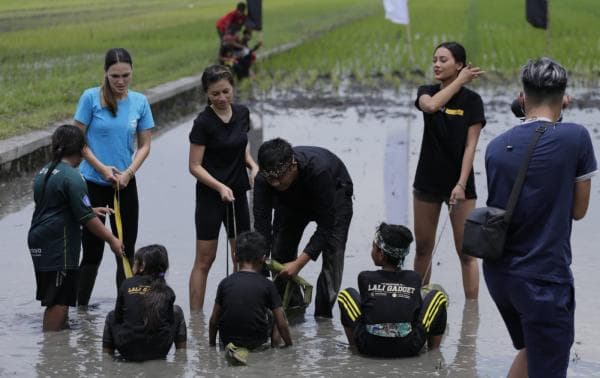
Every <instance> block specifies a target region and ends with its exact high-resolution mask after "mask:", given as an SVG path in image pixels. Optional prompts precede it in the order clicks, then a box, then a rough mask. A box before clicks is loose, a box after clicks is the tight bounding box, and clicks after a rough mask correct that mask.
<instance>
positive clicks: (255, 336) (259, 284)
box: [208, 231, 292, 363]
mask: <svg viewBox="0 0 600 378" xmlns="http://www.w3.org/2000/svg"><path fill="white" fill-rule="evenodd" d="M236 244H237V250H236V256H237V261H238V264H239V270H238V271H237V272H235V273H233V274H232V275H231V276H229V277H227V278H225V279H224V280H222V281H221V282H220V283H219V287H218V288H217V296H216V298H215V305H214V308H213V312H212V315H211V317H210V324H209V336H208V341H209V344H210V345H211V346H214V345H216V338H217V331H218V333H219V337H220V339H221V343H222V345H225V346H226V347H225V349H226V351H227V354H228V355H229V356H231V357H233V358H235V359H236V360H238V361H239V362H241V363H245V362H246V361H245V360H246V357H247V351H244V350H243V349H242V348H244V349H254V348H257V347H259V346H261V345H262V344H264V343H265V342H267V341H268V339H269V336H270V337H271V346H272V347H276V346H278V345H279V344H280V337H279V335H281V338H283V341H284V343H285V346H289V345H292V338H291V336H290V330H289V327H288V324H287V320H286V318H285V313H284V312H283V307H282V305H281V298H280V297H279V293H277V289H276V288H275V285H274V284H273V282H272V281H270V280H268V279H267V278H266V277H265V276H263V275H262V274H261V272H262V268H263V266H264V264H265V258H266V256H265V253H266V251H267V244H266V241H265V239H264V238H263V236H262V235H260V234H259V233H257V232H253V231H250V232H244V233H242V234H240V235H239V236H238V237H237V240H236ZM275 326H276V327H275ZM277 331H279V332H277ZM240 352H241V353H240Z"/></svg>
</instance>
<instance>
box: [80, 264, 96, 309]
mask: <svg viewBox="0 0 600 378" xmlns="http://www.w3.org/2000/svg"><path fill="white" fill-rule="evenodd" d="M96 275H98V265H82V266H81V267H80V268H79V284H78V287H77V305H79V306H87V305H88V304H89V302H90V297H91V296H92V290H93V289H94V283H95V282H96Z"/></svg>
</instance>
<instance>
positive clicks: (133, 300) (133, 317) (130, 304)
mask: <svg viewBox="0 0 600 378" xmlns="http://www.w3.org/2000/svg"><path fill="white" fill-rule="evenodd" d="M151 285H152V278H151V277H150V276H147V275H135V276H133V277H131V278H128V279H126V280H125V281H123V283H122V284H121V287H120V288H119V293H118V295H117V304H116V306H115V324H117V325H118V331H117V332H116V333H117V334H116V335H115V344H116V345H117V346H118V348H119V349H121V348H122V349H124V350H127V351H130V350H134V351H135V353H134V354H135V355H141V356H144V359H153V358H160V357H163V356H164V355H165V354H166V353H167V352H168V351H169V349H170V348H171V345H172V344H173V342H174V341H176V340H174V339H175V337H176V335H174V327H173V325H174V322H175V316H174V313H173V304H174V303H175V293H174V292H173V290H171V288H169V293H168V299H167V300H166V301H165V302H164V303H163V306H161V308H160V309H159V314H160V315H159V319H160V325H159V327H158V328H157V329H156V330H155V331H154V332H147V331H146V326H145V325H144V323H145V321H144V314H145V312H146V311H145V309H144V306H145V304H144V302H145V297H146V295H147V294H148V293H149V292H150V287H151ZM122 352H123V351H122ZM131 353H132V352H130V353H129V354H131ZM127 357H128V358H132V359H135V358H133V357H132V356H129V355H128V356H127Z"/></svg>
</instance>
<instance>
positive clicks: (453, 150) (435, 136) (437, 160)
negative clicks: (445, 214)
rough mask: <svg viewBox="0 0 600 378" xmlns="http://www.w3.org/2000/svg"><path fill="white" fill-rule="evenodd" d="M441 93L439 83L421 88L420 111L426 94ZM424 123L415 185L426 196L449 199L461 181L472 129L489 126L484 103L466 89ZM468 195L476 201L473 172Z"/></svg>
mask: <svg viewBox="0 0 600 378" xmlns="http://www.w3.org/2000/svg"><path fill="white" fill-rule="evenodd" d="M439 91H440V85H439V84H434V85H423V86H421V87H419V89H418V91H417V99H416V100H415V106H416V107H417V108H419V98H420V97H421V96H422V95H425V94H427V95H430V96H433V95H435V94H436V93H437V92H439ZM419 109H420V108H419ZM423 120H424V124H425V125H424V129H423V141H422V143H421V154H420V156H419V163H418V165H417V172H416V175H415V181H414V184H413V186H414V188H415V189H417V190H420V191H423V192H426V193H431V194H437V195H442V196H449V195H450V193H451V192H452V189H454V187H455V186H456V183H457V182H458V179H459V178H460V170H461V166H462V159H463V154H464V151H465V145H466V142H467V133H468V129H469V127H471V126H473V125H475V124H478V123H481V125H482V126H485V123H486V120H485V115H484V111H483V101H482V100H481V97H480V96H479V95H478V94H477V93H475V92H474V91H472V90H470V89H468V88H465V87H462V88H461V89H460V90H459V91H458V92H457V93H456V94H455V95H454V96H453V97H452V98H451V99H450V101H448V103H447V104H446V106H444V107H443V108H441V109H439V110H438V111H436V112H434V113H425V112H423ZM465 194H466V197H467V198H476V192H475V180H474V177H473V169H471V173H470V174H469V179H468V181H467V189H466V191H465Z"/></svg>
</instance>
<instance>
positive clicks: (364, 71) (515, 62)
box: [260, 0, 600, 88]
mask: <svg viewBox="0 0 600 378" xmlns="http://www.w3.org/2000/svg"><path fill="white" fill-rule="evenodd" d="M374 3H376V5H374V6H376V7H379V8H380V9H379V11H377V12H375V13H374V14H372V15H368V16H365V17H363V18H361V19H358V20H355V21H352V22H349V23H347V24H345V25H343V26H341V27H339V28H336V29H335V30H333V31H331V32H330V33H327V34H324V35H322V36H320V37H319V38H316V39H314V40H311V41H310V42H308V43H305V44H303V45H302V46H300V47H298V48H296V49H293V50H291V51H288V52H285V53H283V54H280V55H277V56H274V57H272V58H271V59H269V60H267V61H266V62H264V63H263V64H261V65H260V73H262V76H271V77H272V78H273V79H274V82H276V83H278V84H277V85H279V86H281V85H283V86H296V85H298V84H302V85H304V86H308V87H309V88H310V87H312V86H314V85H313V84H315V81H317V79H320V78H323V77H327V78H330V79H331V81H332V82H333V84H336V83H339V82H340V81H344V80H345V79H346V78H348V77H352V78H353V79H355V80H358V81H359V82H361V83H362V84H372V85H380V84H381V80H374V79H375V78H380V79H381V78H382V79H384V81H385V82H387V83H392V84H394V83H395V84H398V83H399V82H400V81H401V80H402V79H404V78H407V77H408V78H413V77H415V76H416V77H421V76H422V75H423V74H429V71H430V62H431V56H432V55H433V48H434V47H435V46H437V45H438V44H439V43H441V42H443V41H459V42H461V43H462V44H463V45H464V46H465V47H466V50H467V58H468V60H469V61H471V62H472V63H473V64H474V65H477V66H480V67H482V68H483V69H484V70H486V71H487V72H488V75H487V77H488V80H489V81H491V82H492V83H493V84H504V83H505V82H506V81H507V80H512V82H514V80H516V78H517V74H518V71H519V68H520V66H521V65H522V64H523V63H525V62H526V61H527V59H529V58H532V57H538V56H542V55H546V56H550V57H553V58H555V59H557V60H558V61H560V62H561V63H562V64H563V65H564V66H565V67H567V69H568V70H569V71H570V73H571V75H572V77H573V78H574V79H576V80H577V83H578V85H591V84H592V83H596V82H597V80H598V78H599V77H600V59H599V58H600V32H599V31H598V30H597V28H596V26H595V25H597V24H598V22H600V7H599V6H598V2H597V0H578V1H576V2H574V1H550V2H549V3H550V8H549V20H550V22H549V25H550V26H549V28H548V30H543V29H535V28H533V27H532V26H531V25H529V24H528V23H527V22H526V21H525V0H502V1H496V0H418V1H409V13H410V26H406V25H397V24H393V23H391V22H389V21H387V20H385V19H384V12H383V7H382V6H381V4H380V3H381V2H380V1H374ZM418 81H422V78H419V79H418ZM265 85H268V82H266V83H265Z"/></svg>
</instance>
